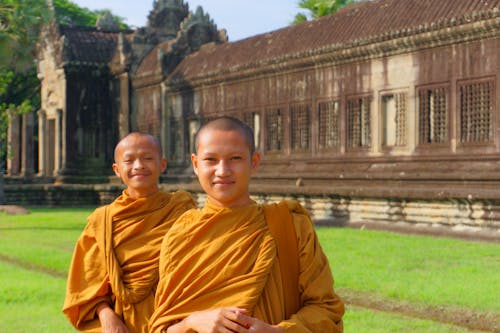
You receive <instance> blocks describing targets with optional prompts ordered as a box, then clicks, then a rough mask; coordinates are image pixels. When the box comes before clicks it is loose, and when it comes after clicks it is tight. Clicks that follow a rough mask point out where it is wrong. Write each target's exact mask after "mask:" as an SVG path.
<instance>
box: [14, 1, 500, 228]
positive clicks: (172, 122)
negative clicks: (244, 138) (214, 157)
mask: <svg viewBox="0 0 500 333" xmlns="http://www.w3.org/2000/svg"><path fill="white" fill-rule="evenodd" d="M106 27H109V25H106ZM499 37H500V1H499V0H488V1H484V0H441V1H433V0H373V1H362V2H358V3H355V4H351V5H349V6H347V7H345V8H343V9H341V10H340V11H339V12H338V13H336V14H334V15H330V16H327V17H323V18H320V19H317V20H314V21H311V22H306V23H303V24H299V25H295V26H290V27H286V28H283V29H280V30H277V31H273V32H269V33H266V34H262V35H257V36H253V37H250V38H247V39H244V40H240V41H236V42H231V43H230V42H227V38H226V37H225V34H224V32H223V31H218V30H217V28H216V26H215V24H214V23H213V22H212V21H211V20H210V18H209V17H208V15H206V14H205V13H203V11H202V10H201V9H198V10H196V12H195V13H190V12H189V10H188V7H187V5H186V4H184V3H183V1H182V0H178V1H174V0H170V1H169V0H164V1H155V3H154V8H153V10H152V11H151V14H150V15H149V22H148V26H147V27H145V28H140V29H138V30H134V31H119V32H118V31H108V30H104V29H99V28H95V29H84V28H79V27H57V26H55V25H52V26H51V28H50V29H49V30H48V31H47V34H46V36H45V37H44V38H43V39H42V43H41V47H40V56H39V64H40V65H39V73H40V74H39V75H40V78H41V80H42V109H41V110H40V111H38V117H37V118H38V122H36V123H37V124H38V125H37V126H34V125H32V123H33V122H32V121H31V122H30V120H29V119H22V121H21V120H20V119H12V127H13V128H18V129H20V128H23V130H22V131H21V130H18V131H17V132H16V131H14V130H13V131H11V132H10V133H11V134H10V135H11V137H10V138H11V142H19V144H17V146H16V145H12V147H13V149H14V151H15V152H16V153H15V154H13V156H17V157H15V158H13V159H12V160H11V161H10V164H9V170H8V173H9V175H11V176H14V177H12V178H15V175H20V178H22V179H23V180H24V182H27V180H28V179H41V178H43V177H45V178H46V179H52V181H56V180H60V181H61V182H63V183H64V182H66V183H71V182H73V181H76V180H81V179H85V180H86V181H87V182H92V181H96V182H101V181H102V177H107V176H108V175H109V164H110V163H111V160H112V147H113V145H114V144H115V143H116V142H117V140H118V138H119V137H121V136H123V135H124V134H126V133H128V132H130V131H132V130H140V131H146V132H150V133H152V134H153V135H155V136H157V137H158V138H159V139H160V140H161V142H162V144H163V149H164V153H165V155H166V156H167V158H168V160H169V168H168V173H167V174H166V175H165V176H164V182H165V184H166V185H165V186H167V187H168V186H170V187H182V188H185V189H188V190H192V191H194V192H196V191H198V190H199V187H198V185H197V182H196V180H195V179H194V178H193V177H192V173H191V170H190V166H189V164H190V163H189V155H190V153H191V152H192V148H193V135H194V133H195V131H196V130H197V128H198V127H199V126H200V124H201V123H202V122H204V121H206V120H208V119H211V118H212V117H215V116H218V115H223V114H228V115H233V116H236V117H239V118H241V119H243V120H244V121H246V122H247V123H248V124H249V125H250V126H252V128H253V129H254V131H255V133H256V144H257V148H258V150H259V152H260V153H261V154H262V156H263V162H262V167H261V169H260V171H259V172H258V173H257V174H256V176H255V179H254V183H253V188H252V192H253V193H255V195H256V199H257V200H259V201H269V200H275V199H279V198H282V197H294V198H298V199H300V200H301V201H302V202H303V203H304V204H305V205H306V207H308V208H309V209H310V210H311V211H312V213H313V215H314V217H315V218H316V220H335V221H345V222H353V221H356V222H359V221H361V222H362V221H380V222H384V223H385V222H396V221H404V222H409V223H423V224H427V225H429V224H434V223H438V224H444V225H452V226H462V227H467V228H468V227H479V228H483V229H484V228H492V229H495V230H499V229H500V176H499V172H498V168H499V162H500V114H499V111H498V105H499V100H500V85H499V84H498V74H499V68H500V52H498V51H499V50H500V44H499V43H500V38H499ZM14 118H15V117H14ZM20 124H22V126H21V125H20ZM30 124H31V125H30ZM36 127H38V133H39V134H38V147H39V148H38V150H37V152H30V151H29V149H28V148H27V147H29V146H30V144H29V141H30V140H33V137H36V136H32V135H29V134H21V133H29V132H30V131H33V128H36ZM21 136H22V140H20V139H19V138H20V137H21ZM35 150H36V149H35ZM25 155H28V157H26V156H25ZM29 156H31V157H29ZM33 156H38V167H36V166H35V164H36V163H33V162H32V159H33ZM16 158H17V159H16ZM30 158H31V160H30ZM22 161H24V162H22ZM30 161H31V162H30ZM31 175H33V176H31ZM37 177H38V178H37ZM200 200H203V199H200Z"/></svg>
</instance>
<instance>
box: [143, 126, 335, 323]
mask: <svg viewBox="0 0 500 333" xmlns="http://www.w3.org/2000/svg"><path fill="white" fill-rule="evenodd" d="M195 147H196V152H195V153H194V154H192V156H191V161H192V164H193V169H194V172H195V174H196V175H197V177H198V180H199V182H200V184H201V187H202V188H203V190H204V191H205V193H206V194H207V201H206V203H205V205H204V207H203V208H201V209H191V210H189V211H188V212H186V213H185V214H183V215H182V216H181V217H180V218H179V219H178V220H177V221H176V222H175V223H174V225H173V226H172V227H171V228H170V230H169V231H168V232H167V234H166V235H165V238H164V240H163V243H162V247H161V252H160V282H159V283H158V290H157V293H156V300H155V307H156V309H155V312H154V314H153V316H152V317H151V322H150V327H151V332H152V333H160V332H169V333H175V332H203V333H219V332H239V333H247V332H253V333H258V332H262V333H263V332H277V333H278V332H304V333H305V332H342V331H343V324H342V316H343V313H344V305H343V302H342V301H341V300H340V298H339V297H338V296H337V295H336V294H335V292H334V290H333V277H332V273H331V270H330V267H329V263H328V260H327V259H326V256H325V255H324V253H323V251H322V249H321V246H320V244H319V242H318V238H317V236H316V233H315V231H314V226H313V224H312V222H311V219H310V217H309V215H308V214H307V212H306V211H305V209H304V208H302V206H301V205H300V204H299V203H298V202H297V201H283V202H281V203H279V204H257V203H256V202H255V201H253V200H252V199H251V198H250V193H249V184H250V178H251V175H252V174H253V173H254V172H256V170H257V167H258V165H259V162H260V155H259V153H258V152H256V151H255V147H254V138H253V132H252V130H251V129H250V128H249V127H248V126H247V125H246V124H245V123H243V122H242V121H240V120H238V119H235V118H231V117H221V118H218V119H215V120H213V121H210V122H208V123H207V124H205V125H204V126H202V127H201V128H200V129H199V131H198V133H197V135H196V140H195Z"/></svg>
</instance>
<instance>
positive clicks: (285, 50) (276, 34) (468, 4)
mask: <svg viewBox="0 0 500 333" xmlns="http://www.w3.org/2000/svg"><path fill="white" fill-rule="evenodd" d="M499 9H500V0H372V1H363V2H359V3H353V4H351V5H349V6H347V7H345V8H342V9H341V10H339V11H338V12H337V13H335V14H332V15H329V16H325V17H322V18H319V19H316V20H313V21H309V22H304V23H301V24H297V25H293V26H290V27H286V28H283V29H280V30H276V31H272V32H269V33H264V34H260V35H256V36H253V37H250V38H247V39H243V40H240V41H236V42H232V43H224V44H219V45H215V44H208V45H205V46H203V47H202V48H201V49H200V50H199V51H198V52H196V53H193V54H191V55H189V56H188V57H186V58H185V59H184V60H183V61H182V62H181V63H180V64H179V66H178V67H177V69H176V70H175V71H174V72H173V73H172V76H171V77H170V78H171V79H172V80H173V81H175V80H179V81H181V82H182V81H184V80H190V79H195V78H200V77H203V76H209V75H212V74H216V73H219V74H220V73H221V72H236V71H238V70H241V69H247V68H253V67H257V66H260V65H262V64H272V63H279V62H281V61H283V60H284V59H291V58H292V59H293V58H294V57H295V58H298V57H304V56H308V55H312V54H318V53H321V52H326V51H328V50H332V49H342V48H345V47H349V46H353V45H367V44H370V43H373V42H377V41H384V40H390V39H393V38H396V37H406V36H412V35H417V34H421V33H424V32H429V31H434V30H438V29H442V28H446V27H453V26H458V25H462V24H466V23H470V22H473V21H477V20H481V19H485V18H487V17H492V16H495V17H496V16H498V15H499Z"/></svg>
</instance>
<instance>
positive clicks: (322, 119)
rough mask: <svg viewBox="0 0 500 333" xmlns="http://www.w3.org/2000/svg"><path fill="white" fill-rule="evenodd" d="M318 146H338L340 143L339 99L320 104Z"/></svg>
mask: <svg viewBox="0 0 500 333" xmlns="http://www.w3.org/2000/svg"><path fill="white" fill-rule="evenodd" d="M318 129H319V130H318V146H319V148H322V149H325V148H337V147H339V145H340V135H339V133H340V131H339V129H340V112H339V102H338V101H328V102H320V103H319V104H318Z"/></svg>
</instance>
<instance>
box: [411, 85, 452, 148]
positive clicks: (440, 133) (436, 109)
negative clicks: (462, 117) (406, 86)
mask: <svg viewBox="0 0 500 333" xmlns="http://www.w3.org/2000/svg"><path fill="white" fill-rule="evenodd" d="M418 117H419V118H418V120H419V125H418V133H419V143H420V144H423V145H425V144H439V143H446V142H448V88H447V87H445V86H440V87H430V88H421V89H419V91H418Z"/></svg>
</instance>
